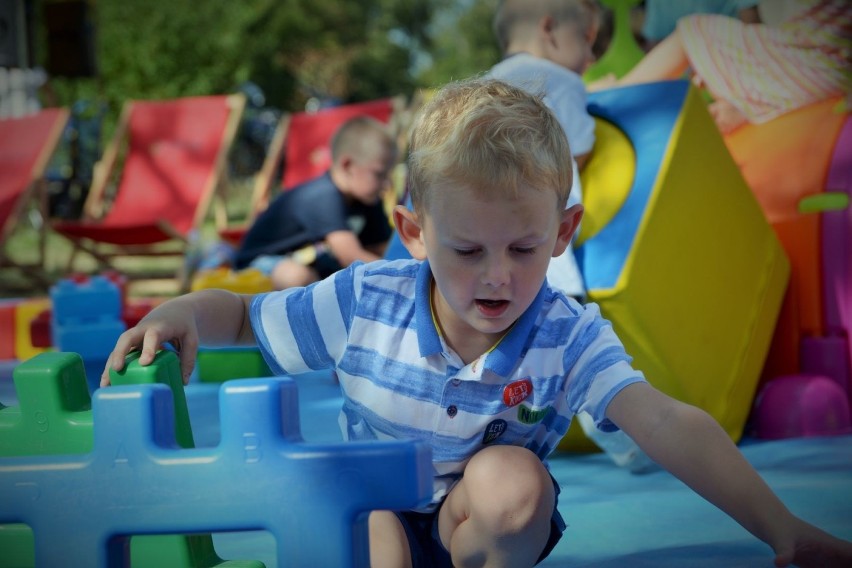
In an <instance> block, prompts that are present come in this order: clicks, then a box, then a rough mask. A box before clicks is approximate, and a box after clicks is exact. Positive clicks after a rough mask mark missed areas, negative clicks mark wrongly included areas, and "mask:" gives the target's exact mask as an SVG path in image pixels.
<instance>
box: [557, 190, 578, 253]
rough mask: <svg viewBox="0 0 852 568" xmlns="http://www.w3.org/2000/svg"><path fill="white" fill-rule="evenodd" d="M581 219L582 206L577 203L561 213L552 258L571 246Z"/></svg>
mask: <svg viewBox="0 0 852 568" xmlns="http://www.w3.org/2000/svg"><path fill="white" fill-rule="evenodd" d="M582 219H583V206H582V205H580V204H579V203H578V204H577V205H572V206H571V207H569V208H568V209H566V210H564V211H563V212H562V221H561V222H560V223H559V232H558V233H557V235H556V246H555V247H554V248H553V256H554V257H557V256H559V255H561V254H562V253H563V252H565V249H566V248H568V247H569V246H571V239H573V238H574V233H576V232H577V228H578V227H579V226H580V221H581V220H582Z"/></svg>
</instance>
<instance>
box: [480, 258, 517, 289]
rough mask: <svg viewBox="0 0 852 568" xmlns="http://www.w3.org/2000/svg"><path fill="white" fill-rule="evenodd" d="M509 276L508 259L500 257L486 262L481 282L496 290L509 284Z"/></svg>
mask: <svg viewBox="0 0 852 568" xmlns="http://www.w3.org/2000/svg"><path fill="white" fill-rule="evenodd" d="M510 274H511V271H510V266H509V259H507V258H506V257H505V256H502V255H501V256H499V257H493V258H491V259H489V260H488V262H487V263H486V265H485V272H484V274H483V278H482V280H483V283H484V284H486V285H488V286H491V287H493V288H497V287H499V286H504V285H506V284H508V283H509V279H510Z"/></svg>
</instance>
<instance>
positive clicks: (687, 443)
mask: <svg viewBox="0 0 852 568" xmlns="http://www.w3.org/2000/svg"><path fill="white" fill-rule="evenodd" d="M667 420H668V421H671V422H670V423H669V424H665V425H662V426H661V427H660V428H658V429H657V432H658V434H657V435H656V436H653V437H652V438H653V439H651V440H650V441H649V443H648V444H645V445H648V446H649V447H648V448H647V450H646V451H648V454H649V455H650V456H651V457H652V458H653V459H655V460H656V461H657V462H658V463H659V464H660V465H661V466H663V467H665V468H666V469H667V470H669V471H670V472H671V473H672V474H674V475H675V476H676V477H678V478H679V479H680V480H681V481H683V482H684V483H686V484H687V485H688V486H690V487H691V488H692V489H693V490H694V491H696V492H697V493H698V494H700V495H701V496H702V497H704V498H705V499H707V500H708V501H709V502H711V503H713V504H714V505H716V506H717V507H719V508H720V509H722V510H723V511H725V512H726V513H727V514H728V515H730V516H731V517H732V518H733V519H734V520H736V521H737V522H738V523H740V524H741V525H742V526H743V527H744V528H745V529H746V530H748V531H749V532H751V533H752V534H753V535H755V536H756V537H757V538H759V539H761V540H763V541H764V542H766V543H768V544H770V545H771V544H772V543H773V542H777V541H779V540H780V539H782V538H783V535H782V534H781V533H782V532H783V531H784V530H785V525H786V524H787V523H790V522H793V521H794V517H793V516H792V514H791V513H790V511H789V510H788V509H787V508H786V507H785V506H784V504H783V503H782V502H781V500H780V499H778V497H777V496H776V495H775V494H774V493H773V492H772V490H771V489H770V488H769V486H768V485H767V484H766V482H765V481H764V480H763V479H762V478H761V477H760V475H759V474H758V473H757V472H756V471H755V469H754V468H753V467H752V466H751V464H749V463H748V461H747V460H746V459H745V457H743V455H742V453H741V452H740V451H739V449H738V448H737V447H736V445H734V443H733V442H732V441H731V439H730V438H729V437H728V435H727V434H726V433H725V431H724V430H723V429H722V428H721V427H720V426H719V424H718V423H717V422H716V421H715V420H714V419H713V418H712V417H711V416H710V415H709V414H707V413H706V412H704V411H703V410H700V409H698V408H695V407H692V406H688V405H679V406H678V407H676V408H675V409H674V410H673V411H672V412H671V413H670V416H669V417H668V418H667Z"/></svg>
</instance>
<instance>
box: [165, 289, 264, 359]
mask: <svg viewBox="0 0 852 568" xmlns="http://www.w3.org/2000/svg"><path fill="white" fill-rule="evenodd" d="M172 301H173V302H181V303H184V304H185V305H186V306H187V307H188V308H189V309H190V310H191V311H192V313H193V314H194V317H195V325H196V328H197V330H198V340H199V344H200V345H209V346H226V345H248V344H253V343H254V334H253V332H252V330H251V324H250V322H249V304H250V302H251V297H250V296H244V295H240V294H235V293H233V292H229V291H227V290H200V291H198V292H193V293H191V294H187V295H185V296H181V297H179V298H175V299H174V300H172Z"/></svg>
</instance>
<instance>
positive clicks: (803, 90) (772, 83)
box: [589, 0, 852, 133]
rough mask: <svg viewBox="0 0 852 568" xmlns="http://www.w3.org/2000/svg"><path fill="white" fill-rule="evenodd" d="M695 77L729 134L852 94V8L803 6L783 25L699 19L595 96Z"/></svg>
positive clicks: (832, 0)
mask: <svg viewBox="0 0 852 568" xmlns="http://www.w3.org/2000/svg"><path fill="white" fill-rule="evenodd" d="M688 68H689V69H691V70H692V73H693V74H694V80H695V82H696V83H697V84H699V85H702V86H705V87H706V88H707V90H708V91H709V92H710V94H711V95H712V96H713V98H714V99H715V101H714V102H713V103H712V104H711V105H710V112H711V114H713V117H714V119H715V120H716V123H717V124H718V126H719V128H720V130H721V131H722V132H723V133H728V132H731V131H733V130H734V129H736V128H737V127H738V126H740V125H742V124H744V123H745V122H750V123H752V124H760V123H763V122H767V121H769V120H772V119H773V118H775V117H777V116H780V115H782V114H784V113H787V112H790V111H792V110H796V109H798V108H801V107H803V106H806V105H808V104H811V103H816V102H820V101H823V100H826V99H828V98H831V97H834V96H838V95H841V94H845V95H847V96H848V95H849V92H850V86H852V6H850V3H849V2H848V1H847V0H796V10H793V12H792V15H791V17H789V19H787V20H785V21H783V22H780V23H778V24H777V25H768V24H746V23H743V22H742V21H740V20H738V19H736V18H731V17H727V16H719V15H711V14H694V15H690V16H686V17H684V18H681V19H680V20H679V21H678V24H677V29H676V31H675V32H674V33H673V34H671V35H670V36H669V37H668V38H666V39H665V40H663V41H662V42H661V43H660V44H659V45H658V46H657V47H655V48H654V49H653V50H651V51H650V52H649V53H648V55H647V56H645V58H644V59H643V60H642V61H640V62H639V64H637V65H636V67H634V68H633V69H632V70H631V71H630V72H629V73H627V74H626V75H625V76H624V77H622V78H621V79H620V80H617V81H615V80H614V79H612V78H608V79H602V80H601V81H598V82H596V83H594V84H593V85H590V87H589V89H590V90H599V89H601V88H607V87H611V86H622V85H632V84H636V83H646V82H651V81H661V80H666V79H676V78H678V77H680V76H681V75H682V74H683V73H684V71H686V70H687V69H688Z"/></svg>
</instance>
